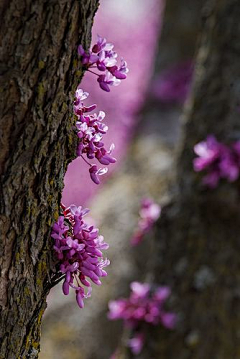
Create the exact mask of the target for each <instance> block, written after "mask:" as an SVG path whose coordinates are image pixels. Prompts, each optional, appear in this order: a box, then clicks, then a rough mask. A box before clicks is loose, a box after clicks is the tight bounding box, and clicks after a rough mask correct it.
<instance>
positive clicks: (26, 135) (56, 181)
mask: <svg viewBox="0 0 240 359" xmlns="http://www.w3.org/2000/svg"><path fill="white" fill-rule="evenodd" d="M97 6H98V0H85V1H77V0H70V1H69V0H60V1H57V0H56V1H55V0H51V1H39V0H38V1H37V0H35V1H34V0H25V1H24V0H21V1H19V0H9V1H7V0H5V1H4V0H3V1H2V2H1V4H0V14H1V28H0V39H1V44H0V46H1V53H0V55H1V57H0V71H1V75H2V76H1V82H0V92H1V104H0V106H1V107H0V143H1V153H0V175H1V182H0V183H1V187H0V228H1V229H0V231H1V242H0V269H1V278H0V309H1V313H0V338H1V340H0V358H1V359H6V358H8V359H16V358H37V356H38V352H39V338H40V325H41V318H42V315H43V312H44V309H45V307H46V300H45V299H46V295H47V293H48V292H49V289H50V288H51V286H52V285H54V280H55V279H56V277H57V276H56V275H55V274H54V270H55V263H54V261H53V259H52V251H51V248H52V243H51V239H50V230H51V225H52V223H53V221H54V218H55V219H56V218H57V217H58V211H59V204H60V198H61V191H62V188H63V176H64V174H65V171H66V168H67V164H68V163H69V161H70V160H71V158H72V157H73V156H74V153H75V148H76V139H75V137H76V136H75V135H74V132H73V129H72V126H73V119H72V117H71V101H70V99H72V98H73V92H74V89H75V88H76V86H77V83H78V82H79V80H80V78H81V76H82V71H81V68H80V64H79V61H78V59H77V52H76V48H77V44H79V43H82V44H84V45H85V46H88V45H89V42H90V37H91V27H92V22H93V16H94V14H95V12H96V10H97Z"/></svg>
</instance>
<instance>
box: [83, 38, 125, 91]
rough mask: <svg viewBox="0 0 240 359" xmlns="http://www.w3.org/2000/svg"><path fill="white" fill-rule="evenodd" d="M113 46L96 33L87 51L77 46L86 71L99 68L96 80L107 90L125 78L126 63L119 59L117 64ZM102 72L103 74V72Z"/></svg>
mask: <svg viewBox="0 0 240 359" xmlns="http://www.w3.org/2000/svg"><path fill="white" fill-rule="evenodd" d="M113 48H114V46H113V45H112V44H110V43H107V41H106V39H104V38H102V37H100V36H99V35H98V39H97V42H96V44H94V45H93V46H92V49H91V50H90V51H89V53H86V52H85V50H84V49H83V47H82V45H79V47H78V54H79V55H80V57H81V61H82V64H83V66H84V68H85V69H86V70H87V71H90V72H93V71H92V69H94V71H95V70H96V68H97V70H99V71H100V72H101V73H100V74H98V73H96V72H93V73H94V74H95V75H97V76H98V78H97V81H98V83H99V86H100V87H101V89H102V90H104V91H106V92H109V91H110V86H118V85H119V84H120V83H121V80H124V79H126V77H127V73H128V71H129V70H128V68H127V63H126V61H124V60H123V59H121V64H120V65H119V66H118V65H117V57H118V54H117V53H116V52H115V51H114V50H113ZM103 72H104V74H103Z"/></svg>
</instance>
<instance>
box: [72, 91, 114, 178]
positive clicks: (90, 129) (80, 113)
mask: <svg viewBox="0 0 240 359" xmlns="http://www.w3.org/2000/svg"><path fill="white" fill-rule="evenodd" d="M88 95H89V94H88V93H87V92H83V90H82V89H80V88H79V87H78V89H77V91H76V94H75V101H74V114H75V115H76V116H77V122H76V128H77V131H78V132H77V135H78V137H79V140H80V142H79V144H78V147H77V156H80V157H82V158H83V159H84V161H85V162H86V163H87V164H88V165H89V166H90V168H89V173H90V177H91V179H92V181H93V182H95V183H96V184H99V183H100V181H99V177H98V176H100V175H103V174H105V173H106V172H107V168H106V167H105V168H100V169H98V167H97V165H96V164H91V163H90V162H89V161H88V160H87V159H89V160H92V159H94V158H95V159H97V160H98V162H100V163H101V164H102V165H105V166H107V165H109V164H110V163H115V162H116V159H115V158H113V157H112V156H111V153H112V151H113V150H114V144H112V145H111V146H110V149H109V150H106V148H105V147H104V143H103V142H102V138H103V135H104V134H106V133H107V131H108V126H106V125H105V124H104V123H103V122H102V121H103V119H104V117H105V113H104V112H103V111H100V112H99V113H98V114H96V113H94V114H89V112H91V111H93V110H94V109H95V108H96V105H91V106H88V107H87V106H84V105H83V103H82V101H83V100H85V99H86V98H87V97H88ZM84 156H85V157H84ZM86 157H87V159H86Z"/></svg>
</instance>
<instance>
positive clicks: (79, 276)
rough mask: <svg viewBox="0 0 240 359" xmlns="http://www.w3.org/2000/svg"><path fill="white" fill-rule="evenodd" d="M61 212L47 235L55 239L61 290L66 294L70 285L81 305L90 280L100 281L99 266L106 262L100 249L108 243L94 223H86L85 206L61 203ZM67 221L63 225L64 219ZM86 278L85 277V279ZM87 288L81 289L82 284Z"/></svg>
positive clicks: (103, 272) (103, 273)
mask: <svg viewBox="0 0 240 359" xmlns="http://www.w3.org/2000/svg"><path fill="white" fill-rule="evenodd" d="M62 209H63V216H60V217H59V219H58V221H57V222H56V223H55V224H54V225H53V227H52V234H51V237H52V238H53V239H54V240H55V244H54V249H55V252H56V256H57V258H58V259H59V263H60V267H59V268H60V271H61V272H62V274H64V275H65V278H64V282H63V287H62V289H63V293H64V294H65V295H68V294H69V289H70V287H71V288H73V289H74V290H75V292H76V301H77V303H78V305H79V307H80V308H83V307H84V302H83V300H84V298H88V297H90V296H91V292H92V288H91V283H90V282H89V280H88V279H90V280H91V281H92V282H93V283H95V284H97V285H100V284H101V281H100V278H102V277H105V276H106V275H107V272H106V271H105V270H104V269H103V268H105V267H106V266H108V265H109V264H110V262H109V260H108V259H105V260H104V259H102V250H103V249H107V248H108V245H107V243H105V242H104V238H103V236H100V235H99V231H98V229H97V228H95V227H94V226H89V225H88V224H87V223H86V222H85V221H84V219H83V217H84V216H85V215H86V214H87V213H88V212H89V210H88V209H83V208H82V207H77V206H75V205H71V206H70V207H69V208H65V206H63V205H62ZM65 221H66V222H67V223H68V224H69V225H68V226H67V225H65V224H64V222H65ZM87 278H88V279H87ZM83 286H85V287H86V288H87V292H85V290H84V287H83Z"/></svg>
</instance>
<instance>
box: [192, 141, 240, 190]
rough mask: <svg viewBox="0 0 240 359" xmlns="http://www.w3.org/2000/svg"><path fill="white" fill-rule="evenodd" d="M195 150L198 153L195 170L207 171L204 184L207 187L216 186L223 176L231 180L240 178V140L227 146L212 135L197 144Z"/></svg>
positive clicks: (194, 163)
mask: <svg viewBox="0 0 240 359" xmlns="http://www.w3.org/2000/svg"><path fill="white" fill-rule="evenodd" d="M194 152H195V153H196V155H198V157H197V158H195V159H194V161H193V166H194V170H195V171H197V172H200V171H205V172H206V175H205V176H204V177H203V184H204V185H206V186H207V187H209V188H215V187H216V186H217V185H218V183H219V181H220V179H221V178H224V179H226V180H227V181H229V182H234V181H236V180H237V179H238V178H239V174H240V141H236V142H234V143H232V145H231V146H226V145H225V144H223V143H221V142H218V141H217V139H216V138H215V137H214V136H212V135H211V136H208V137H207V138H206V140H205V141H202V142H200V143H198V144H196V145H195V146H194Z"/></svg>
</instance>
